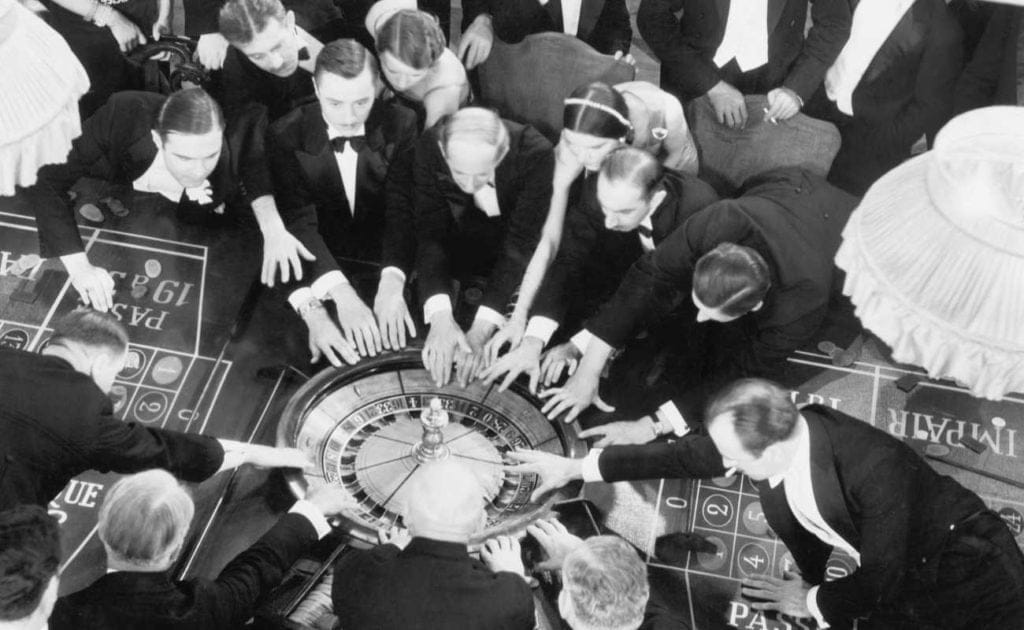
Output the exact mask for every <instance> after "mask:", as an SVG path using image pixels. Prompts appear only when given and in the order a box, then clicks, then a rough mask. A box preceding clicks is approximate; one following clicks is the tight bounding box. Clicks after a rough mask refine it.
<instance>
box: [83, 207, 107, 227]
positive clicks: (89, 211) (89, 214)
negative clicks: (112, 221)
mask: <svg viewBox="0 0 1024 630" xmlns="http://www.w3.org/2000/svg"><path fill="white" fill-rule="evenodd" d="M78 214H80V215H82V218H84V219H85V220H87V221H92V222H93V223H103V221H104V220H105V219H106V217H105V216H103V211H102V210H100V209H99V207H98V206H96V204H94V203H85V204H82V205H81V206H80V207H79V208H78Z"/></svg>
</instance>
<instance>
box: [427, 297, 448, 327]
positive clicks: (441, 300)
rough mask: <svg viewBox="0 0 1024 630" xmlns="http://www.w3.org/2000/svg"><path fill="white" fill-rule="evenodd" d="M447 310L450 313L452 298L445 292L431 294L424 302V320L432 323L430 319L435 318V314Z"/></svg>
mask: <svg viewBox="0 0 1024 630" xmlns="http://www.w3.org/2000/svg"><path fill="white" fill-rule="evenodd" d="M445 311H447V312H449V313H450V312H451V311H452V299H451V298H450V297H448V296H447V295H445V294H444V293H438V294H437V295H431V296H430V297H428V298H427V301H426V302H424V303H423V321H424V322H426V323H427V324H430V320H431V319H433V318H434V315H437V314H438V313H442V312H445Z"/></svg>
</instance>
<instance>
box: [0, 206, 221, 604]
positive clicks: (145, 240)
mask: <svg viewBox="0 0 1024 630" xmlns="http://www.w3.org/2000/svg"><path fill="white" fill-rule="evenodd" d="M80 231H81V234H82V238H83V241H84V243H85V249H86V252H87V253H88V255H89V260H90V261H91V262H92V263H93V264H95V265H98V266H101V267H104V268H106V269H107V270H108V271H110V272H111V275H112V276H114V278H115V282H116V285H117V290H116V293H115V304H114V307H113V309H112V311H113V313H114V315H115V316H117V317H118V319H120V320H121V322H122V323H123V324H124V325H125V326H126V328H127V329H128V331H129V336H130V338H131V340H132V341H131V344H130V346H129V350H128V358H127V363H126V366H125V369H124V370H123V371H122V372H121V373H120V374H119V375H118V377H117V379H116V381H115V384H114V387H113V391H112V392H111V398H112V400H113V402H114V413H115V415H116V416H117V417H119V418H122V419H124V420H127V421H136V422H140V423H142V424H146V425H149V426H158V427H162V428H168V429H175V430H180V431H185V432H195V433H204V432H205V431H206V428H207V423H208V421H209V419H210V412H211V411H212V408H213V403H214V401H216V399H217V397H218V395H219V392H220V388H221V387H222V386H223V384H224V381H225V379H226V377H227V374H228V372H229V370H230V369H231V362H230V361H229V360H224V359H223V358H220V359H215V358H213V357H209V356H204V355H203V354H201V352H200V345H201V340H202V339H203V337H202V312H203V300H204V298H205V287H204V284H205V283H204V279H205V277H206V265H207V250H206V248H205V247H203V246H197V245H190V244H186V243H179V242H176V241H168V240H164V239H156V238H150V237H144V236H139V235H134V234H128V233H124V232H118V231H113V230H107V229H100V228H92V227H86V226H82V227H80ZM37 252H38V240H37V235H36V230H35V226H34V223H33V222H32V220H31V219H28V218H26V217H22V216H20V215H14V214H7V213H0V295H2V296H6V298H7V299H6V300H5V302H4V303H3V305H0V345H2V346H5V347H14V348H19V349H26V350H37V349H40V348H42V347H44V346H45V344H46V343H47V341H48V339H49V336H50V334H52V322H54V321H55V320H56V319H58V318H59V317H60V316H62V315H63V314H65V313H67V312H68V311H70V310H72V309H73V308H75V307H76V306H77V305H78V304H79V300H78V295H77V292H76V291H75V289H74V288H73V287H72V286H71V282H70V279H69V278H68V276H67V274H66V272H64V270H63V268H62V267H61V265H60V263H59V261H56V260H40V259H39V258H38V256H37ZM117 478H118V476H117V475H114V474H106V475H104V474H99V473H96V472H88V473H85V474H83V475H81V476H79V477H77V478H76V479H74V480H72V481H71V482H70V483H69V484H68V486H67V487H66V488H65V489H64V490H63V491H62V492H61V493H60V494H59V495H58V496H57V497H56V498H55V500H54V501H52V502H51V503H50V512H51V514H53V515H54V516H55V517H56V518H57V519H58V520H59V521H60V522H61V526H62V535H63V537H64V548H65V550H66V551H67V553H66V556H65V561H64V565H63V566H62V571H66V569H67V567H68V566H69V565H70V564H71V563H73V562H75V561H76V560H78V561H79V562H81V563H83V564H84V563H86V562H91V561H92V560H94V559H93V558H91V556H92V555H93V554H92V553H90V551H89V549H88V547H90V546H92V547H95V546H96V541H95V540H94V533H95V523H96V513H95V512H96V509H97V508H98V506H99V505H100V503H101V501H102V497H103V492H104V489H105V488H107V487H109V486H110V484H112V483H113V482H114V481H116V479H117ZM90 543H91V544H90ZM93 551H95V550H93ZM98 566H102V564H100V565H98ZM74 573H76V572H71V574H74ZM69 577H70V575H69ZM62 586H64V585H63V584H62ZM62 590H64V589H62Z"/></svg>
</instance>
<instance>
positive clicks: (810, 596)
mask: <svg viewBox="0 0 1024 630" xmlns="http://www.w3.org/2000/svg"><path fill="white" fill-rule="evenodd" d="M807 610H809V611H811V616H812V617H814V620H815V621H817V622H818V627H819V628H831V627H832V626H830V625H829V624H828V622H827V621H825V617H823V616H822V614H821V609H820V608H818V587H817V586H812V587H811V590H809V591H807Z"/></svg>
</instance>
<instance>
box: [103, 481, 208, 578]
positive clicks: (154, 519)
mask: <svg viewBox="0 0 1024 630" xmlns="http://www.w3.org/2000/svg"><path fill="white" fill-rule="evenodd" d="M194 513H195V505H194V504H193V502H192V497H191V496H189V493H188V491H187V490H185V488H184V487H182V485H181V484H180V483H178V480H177V479H175V478H174V476H173V475H171V474H170V473H168V472H167V471H165V470H147V471H145V472H141V473H138V474H135V475H131V476H129V477H125V478H124V479H121V480H120V481H118V482H117V483H115V484H114V485H113V486H112V487H111V488H110V491H109V492H107V496H106V497H105V498H104V499H103V505H102V506H101V507H100V514H99V525H98V526H97V527H98V533H99V537H100V540H101V541H103V546H104V547H105V548H106V550H107V562H108V564H109V565H110V566H111V568H117V569H122V570H133V571H165V570H167V569H168V568H169V567H170V566H171V564H172V563H173V562H174V560H175V558H176V557H177V555H178V553H179V552H180V551H181V546H182V544H183V543H184V541H185V535H186V534H187V533H188V530H189V526H190V525H191V524H192V516H193V514H194Z"/></svg>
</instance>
